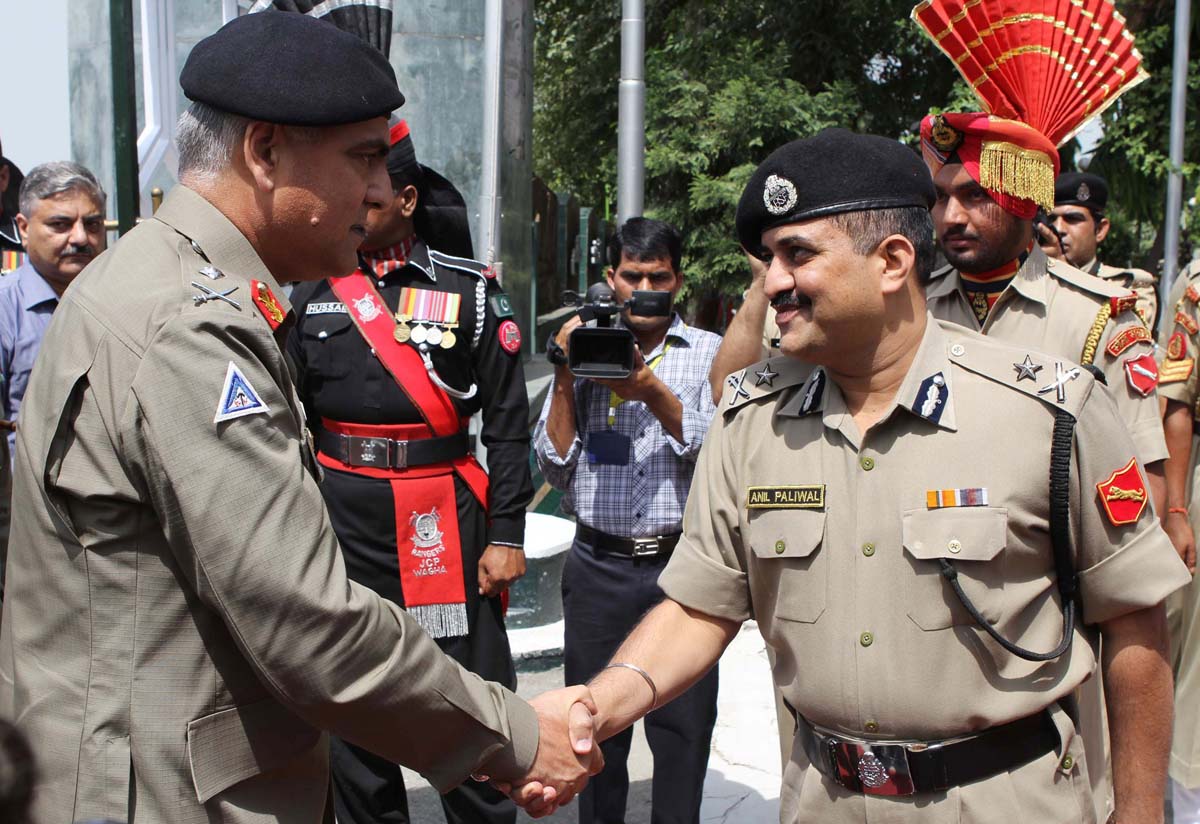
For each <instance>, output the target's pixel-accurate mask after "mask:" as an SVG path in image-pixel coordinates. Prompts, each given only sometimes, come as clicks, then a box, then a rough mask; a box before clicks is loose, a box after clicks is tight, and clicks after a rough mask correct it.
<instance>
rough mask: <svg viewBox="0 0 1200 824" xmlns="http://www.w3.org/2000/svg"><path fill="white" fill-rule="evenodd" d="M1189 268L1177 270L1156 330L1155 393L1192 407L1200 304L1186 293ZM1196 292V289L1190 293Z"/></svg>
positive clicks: (1199, 382)
mask: <svg viewBox="0 0 1200 824" xmlns="http://www.w3.org/2000/svg"><path fill="white" fill-rule="evenodd" d="M1188 275H1189V271H1188V270H1185V271H1183V272H1180V274H1179V277H1178V278H1176V280H1175V284H1174V286H1172V287H1171V296H1170V298H1168V301H1167V308H1168V311H1167V316H1166V317H1164V318H1163V326H1162V332H1161V333H1160V334H1159V357H1160V360H1159V364H1158V393H1159V394H1160V395H1162V396H1163V397H1164V398H1167V399H1168V400H1172V401H1178V402H1180V403H1182V404H1186V405H1187V406H1188V407H1190V408H1193V409H1194V406H1195V403H1196V396H1197V391H1198V390H1200V378H1198V376H1197V374H1196V358H1197V357H1200V352H1198V349H1200V347H1198V341H1197V337H1198V336H1200V306H1197V304H1196V302H1195V301H1193V300H1191V299H1190V298H1188V297H1186V295H1187V291H1188V287H1189V286H1190V285H1191V278H1189V277H1188ZM1193 294H1195V293H1193Z"/></svg>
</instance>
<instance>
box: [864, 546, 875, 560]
mask: <svg viewBox="0 0 1200 824" xmlns="http://www.w3.org/2000/svg"><path fill="white" fill-rule="evenodd" d="M862 549H863V555H866V556H867V557H868V558H870V557H871V556H872V555H874V554H875V544H872V543H866V544H863V547H862Z"/></svg>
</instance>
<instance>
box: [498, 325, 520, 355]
mask: <svg viewBox="0 0 1200 824" xmlns="http://www.w3.org/2000/svg"><path fill="white" fill-rule="evenodd" d="M496 335H497V337H499V338H500V348H502V349H503V350H504V351H505V352H507V353H508V354H510V355H515V354H517V353H518V352H520V351H521V328H520V327H519V326H517V325H516V324H515V323H513V322H512V321H511V320H506V321H504V322H503V323H501V324H500V327H499V328H498V329H497V330H496Z"/></svg>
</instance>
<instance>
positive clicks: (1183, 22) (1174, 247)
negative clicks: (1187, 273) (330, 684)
mask: <svg viewBox="0 0 1200 824" xmlns="http://www.w3.org/2000/svg"><path fill="white" fill-rule="evenodd" d="M1191 17H1192V4H1191V0H1175V59H1174V62H1173V64H1172V67H1171V172H1170V175H1169V176H1168V177H1167V213H1166V226H1165V237H1164V243H1163V274H1162V298H1161V299H1160V300H1159V302H1158V303H1159V320H1160V322H1161V319H1162V312H1163V309H1164V308H1165V305H1166V302H1167V301H1166V297H1167V296H1168V295H1170V294H1171V286H1172V284H1173V282H1174V280H1175V275H1176V273H1177V272H1178V271H1179V228H1180V227H1179V219H1180V215H1181V213H1182V212H1183V130H1184V127H1185V126H1186V123H1185V122H1184V118H1185V117H1186V114H1187V73H1188V35H1189V34H1190V33H1191V30H1192V21H1191Z"/></svg>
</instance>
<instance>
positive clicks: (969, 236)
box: [942, 229, 979, 243]
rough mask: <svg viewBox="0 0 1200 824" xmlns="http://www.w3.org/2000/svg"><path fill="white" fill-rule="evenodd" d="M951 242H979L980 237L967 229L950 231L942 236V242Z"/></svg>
mask: <svg viewBox="0 0 1200 824" xmlns="http://www.w3.org/2000/svg"><path fill="white" fill-rule="evenodd" d="M949 240H979V235H977V234H975V233H974V232H968V231H966V230H965V229H950V230H948V231H947V232H946V233H945V234H943V235H942V242H943V243H945V242H946V241H949Z"/></svg>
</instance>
